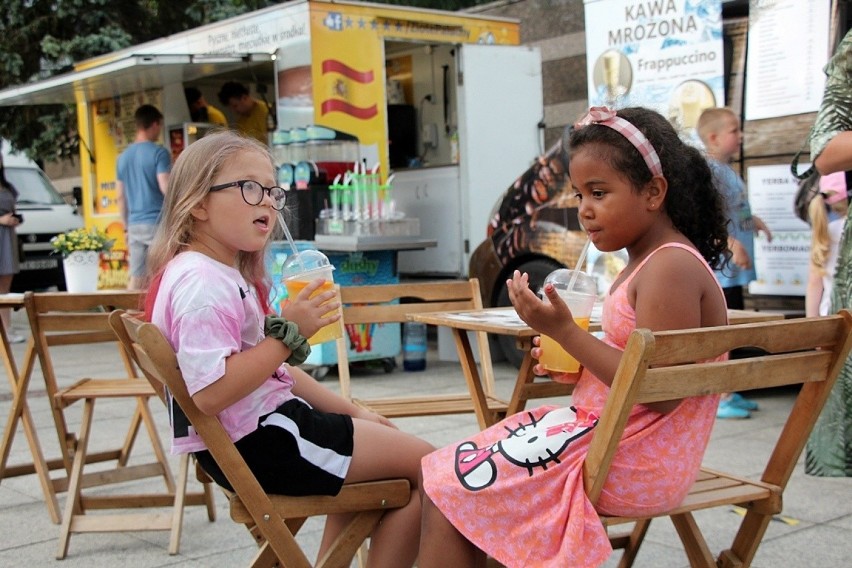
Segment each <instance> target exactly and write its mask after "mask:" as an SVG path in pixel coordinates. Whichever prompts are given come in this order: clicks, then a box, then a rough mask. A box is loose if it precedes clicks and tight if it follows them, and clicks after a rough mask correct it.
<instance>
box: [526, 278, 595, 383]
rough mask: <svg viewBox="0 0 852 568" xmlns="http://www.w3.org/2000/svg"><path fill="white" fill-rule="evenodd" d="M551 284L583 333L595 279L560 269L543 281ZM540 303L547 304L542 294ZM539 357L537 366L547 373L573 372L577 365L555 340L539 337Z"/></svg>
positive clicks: (592, 297)
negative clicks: (542, 301)
mask: <svg viewBox="0 0 852 568" xmlns="http://www.w3.org/2000/svg"><path fill="white" fill-rule="evenodd" d="M547 284H553V287H554V288H555V289H556V293H557V294H559V297H560V298H562V301H563V302H565V303H566V304H567V305H568V309H569V310H571V315H572V316H573V317H574V322H575V323H576V324H577V325H579V326H580V327H581V328H583V329H584V330H588V329H589V320H590V319H591V315H592V308H593V307H594V305H595V301H596V300H597V297H598V296H597V286H596V283H595V279H594V278H592V277H591V276H589V275H588V274H586V273H585V272H581V271H577V270H568V269H567V268H560V269H558V270H554V271H553V272H551V273H550V274H548V275H547V278H545V279H544V286H546V285H547ZM543 300H544V301H545V302H547V301H548V299H547V296H544V295H543ZM540 341H541V343H540V347H541V357H539V360H538V362H539V365H541V366H542V367H543V368H544V369H545V370H547V371H548V372H550V373H577V372H578V371H579V370H580V363H579V361H577V360H576V359H575V358H574V357H572V356H571V355H569V354H568V352H567V351H565V350H564V349H563V348H562V346H561V345H559V344H558V343H557V342H556V341H555V340H553V339H552V338H550V337H548V336H547V335H542V336H541V339H540Z"/></svg>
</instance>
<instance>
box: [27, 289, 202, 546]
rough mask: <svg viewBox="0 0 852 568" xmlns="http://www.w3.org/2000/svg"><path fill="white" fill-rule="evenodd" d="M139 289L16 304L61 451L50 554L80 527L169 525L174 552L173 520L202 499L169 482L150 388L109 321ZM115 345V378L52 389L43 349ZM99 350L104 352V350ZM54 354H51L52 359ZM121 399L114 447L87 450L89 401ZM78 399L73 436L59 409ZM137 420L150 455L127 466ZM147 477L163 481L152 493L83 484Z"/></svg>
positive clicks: (52, 372) (131, 304)
mask: <svg viewBox="0 0 852 568" xmlns="http://www.w3.org/2000/svg"><path fill="white" fill-rule="evenodd" d="M140 297H141V296H140V294H139V293H136V292H126V291H116V292H97V293H91V294H69V293H64V292H59V293H39V294H35V293H32V292H27V293H26V294H25V296H24V304H25V306H26V309H27V315H28V317H29V321H30V328H31V330H32V334H33V340H34V344H35V350H36V354H37V356H38V359H39V362H40V364H41V368H42V374H43V375H44V381H45V387H46V391H47V395H48V396H49V397H50V399H51V400H52V402H53V404H52V406H51V410H52V413H53V420H54V424H55V426H56V433H57V436H58V439H59V446H60V449H61V456H62V459H63V461H64V464H65V470H66V472H67V476H68V477H67V478H61V479H53V480H52V481H51V482H52V485H53V487H54V490H55V491H63V490H64V491H67V494H68V495H67V501H66V503H65V511H64V513H63V516H62V522H61V528H60V537H59V548H58V551H57V558H60V559H61V558H64V557H65V555H66V554H67V553H68V545H69V541H70V538H71V535H72V534H74V533H84V532H125V531H154V530H164V531H171V533H172V540H171V543H170V547H169V552H170V553H171V554H175V553H177V551H178V546H179V537H180V523H181V521H182V510H183V507H184V506H185V505H188V504H193V505H196V504H198V505H200V504H205V503H204V499H203V497H204V496H203V495H201V494H199V495H191V496H187V495H186V494H185V488H176V486H175V481H174V477H173V476H172V472H171V469H170V467H169V463H168V456H167V454H166V452H165V451H164V450H163V446H162V443H161V442H160V436H159V433H158V431H157V428H156V425H155V423H154V419H153V416H152V415H151V411H150V408H149V406H148V399H149V398H150V397H152V396H155V395H156V394H157V393H156V391H155V390H154V389H153V388H152V386H151V385H150V384H149V383H148V381H146V380H142V379H140V378H139V377H138V375H137V373H136V370H135V368H134V366H133V363H132V361H131V360H130V358H128V356H127V354H126V352H125V351H124V349H123V348H122V347H121V346H120V345H119V344H118V342H117V338H116V336H115V334H114V333H113V331H112V329H111V328H110V325H109V321H108V318H109V314H110V312H111V311H112V310H113V309H115V308H126V309H136V308H138V306H139V301H140ZM110 343H111V344H113V345H114V346H116V347H117V348H118V349H117V352H118V354H119V356H120V357H121V359H122V362H123V364H124V370H123V371H124V372H123V374H121V375H119V376H117V377H115V378H89V377H87V378H82V379H80V380H78V381H77V382H75V383H74V384H73V385H71V386H69V387H66V388H60V387H59V383H58V379H57V374H56V368H55V366H56V363H55V361H54V357H53V356H52V354H51V351H52V349H51V348H57V347H60V346H70V345H88V344H104V347H109V345H108V344H110ZM103 352H105V353H109V352H110V351H109V350H104V351H103ZM60 360H61V359H60V358H59V356H57V358H56V361H57V362H58V361H60ZM115 398H125V399H130V400H131V401H133V403H134V404H133V406H129V407H128V419H129V428H128V430H127V433H126V434H125V436H124V442H123V443H122V445H121V447H119V448H116V449H110V450H104V451H98V452H89V451H88V450H89V447H88V446H89V441H90V438H91V434H92V430H93V428H94V427H96V422H95V421H94V420H93V417H94V407H95V401H97V400H100V399H115ZM77 401H83V409H82V417H81V424H80V430H79V434H74V433H73V432H72V431H70V430H69V428H68V423H67V421H66V416H65V412H66V409H67V408H68V407H69V406H71V405H72V404H74V403H75V402H77ZM143 425H144V427H145V430H146V432H147V434H148V438H149V440H150V442H151V447H152V449H153V452H154V460H153V461H151V462H148V463H140V464H133V465H130V463H129V460H130V456H131V452H132V450H133V447H134V444H135V442H136V438H137V435H138V433H139V430H140V428H141V427H142V426H143ZM108 461H115V467H114V468H112V469H107V470H102V469H99V470H98V471H96V472H92V473H84V471H83V470H84V467H85V465H86V464H92V463H98V462H108ZM151 477H162V478H163V482H164V485H165V489H164V491H163V492H158V493H121V494H114V495H109V496H107V495H90V494H88V492H87V493H86V494H84V493H83V489H84V488H91V487H95V486H104V485H111V484H118V483H124V482H128V481H133V480H139V479H146V478H151ZM155 507H159V508H163V507H171V508H172V509H173V512H172V513H171V514H163V513H157V512H151V513H129V512H122V513H118V514H99V515H91V514H88V512H89V511H92V510H95V509H139V508H155Z"/></svg>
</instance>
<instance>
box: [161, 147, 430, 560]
mask: <svg viewBox="0 0 852 568" xmlns="http://www.w3.org/2000/svg"><path fill="white" fill-rule="evenodd" d="M275 181H276V175H275V167H274V164H273V161H272V157H271V155H270V153H269V150H268V149H267V148H266V147H265V146H263V145H261V144H260V143H258V142H256V141H254V140H252V139H250V138H247V137H244V136H241V135H239V134H237V133H235V132H232V131H224V132H220V133H215V134H209V135H207V136H205V137H204V138H202V139H201V140H198V141H197V142H194V143H192V144H191V145H190V146H188V147H187V148H186V149H185V150H184V151H183V152H182V153H181V155H180V157H179V158H178V159H177V161H176V163H175V166H174V169H173V170H172V175H171V178H170V180H169V189H168V191H167V192H166V198H165V203H164V207H163V216H162V219H161V223H160V226H159V229H158V232H157V235H156V237H155V239H154V243H153V245H152V249H151V254H150V256H149V263H150V264H149V266H150V268H151V270H152V274H153V279H152V285H151V288H150V289H149V293H148V296H147V298H146V312H147V314H148V316H149V317H150V319H151V321H152V322H153V323H154V324H155V325H157V327H159V328H160V329H161V330H162V331H163V333H164V334H165V336H166V338H167V339H168V340H169V342H170V343H171V345H172V347H173V348H174V349H175V352H176V353H177V358H178V363H179V365H180V370H181V373H182V374H183V378H184V380H185V381H186V384H187V390H188V391H189V393H190V395H191V396H192V399H193V401H194V402H195V403H196V405H197V406H198V407H199V408H200V409H201V411H202V412H205V413H207V414H211V415H213V414H215V415H217V417H218V418H219V420H220V421H221V422H222V425H223V426H224V428H225V430H226V431H227V432H228V434H229V435H230V437H231V439H232V440H233V441H234V444H235V446H236V447H237V449H238V450H239V452H240V454H241V455H242V456H243V458H244V459H245V460H246V463H247V464H248V466H249V468H250V469H251V470H252V472H253V473H254V475H255V476H256V477H257V480H258V482H259V483H260V485H261V486H262V487H263V488H264V490H265V491H267V492H269V493H274V494H283V495H335V494H337V493H338V492H339V491H340V489H341V487H342V486H343V485H344V484H346V483H355V482H362V481H370V480H379V479H388V478H396V477H402V478H406V479H408V481H409V483H410V484H411V499H410V501H409V502H408V504H407V505H406V506H404V507H402V508H399V509H393V510H389V511H388V512H386V513H385V515H384V518H383V520H382V522H381V523H380V524H379V525H378V527H377V528H376V530H375V531H374V533H373V534H372V540H371V550H370V559H369V565H370V566H375V567H379V566H387V567H394V568H396V567H402V566H412V565H413V563H414V560H415V557H416V555H417V548H418V546H419V536H420V488H419V483H418V471H419V465H420V459H421V457H423V456H424V455H426V454H427V453H429V452H430V451H431V450H432V449H433V448H432V446H431V445H429V444H428V443H426V442H424V441H423V440H420V439H418V438H416V437H414V436H411V435H408V434H404V433H402V432H400V431H399V430H397V429H396V428H395V427H394V426H393V425H392V424H391V423H390V421H388V420H387V419H386V418H384V417H382V416H379V415H377V414H374V413H372V412H369V411H367V410H364V409H363V408H360V407H358V406H355V405H354V404H353V403H352V402H350V401H348V400H346V399H344V398H342V397H340V396H338V395H336V394H334V393H332V392H331V391H329V390H327V389H326V388H324V387H323V386H321V385H320V384H319V383H317V382H316V381H315V380H314V379H313V378H311V376H310V375H308V374H307V373H305V372H304V371H302V370H301V369H299V368H298V367H297V365H299V364H301V363H302V362H304V360H305V358H306V357H307V355H308V353H309V352H310V347H309V346H308V343H307V339H306V337H310V336H311V335H313V334H314V333H316V332H317V331H318V330H319V329H320V328H321V327H323V326H325V325H327V324H328V323H331V322H333V321H336V320H337V319H338V318H339V317H340V316H339V315H338V314H337V313H335V315H333V316H329V317H324V316H325V314H328V313H329V312H337V308H338V307H339V303H338V302H337V300H336V299H335V293H334V292H333V291H328V292H324V293H319V294H317V295H316V296H315V297H311V294H312V293H314V292H316V291H317V290H318V289H319V287H320V286H321V285H322V284H323V283H324V280H323V279H321V278H320V279H317V280H315V281H313V282H311V283H310V284H309V285H308V286H306V287H305V289H304V290H303V291H302V292H300V293H299V294H298V295H297V296H296V297H295V298H290V302H289V303H288V304H287V306H286V307H284V308H282V310H281V312H282V313H281V314H280V315H279V314H274V313H272V311H271V310H270V307H269V292H270V281H269V277H268V276H267V274H266V271H265V268H264V251H265V249H266V245H267V243H268V242H269V240H270V238H271V237H272V235H273V232H274V229H275V225H276V222H277V220H278V218H279V216H278V212H279V211H280V210H282V209H283V208H284V207H285V205H286V202H287V200H288V193H287V192H286V191H285V190H283V189H282V188H280V187H277V186H275ZM171 412H172V452H173V453H189V452H191V453H193V454H194V455H195V456H196V457H197V458H198V461H199V463H200V464H201V466H202V467H203V468H204V469H205V470H206V471H207V473H208V474H209V475H210V476H211V477H212V478H213V479H214V480H215V481H216V482H217V483H219V484H220V485H222V486H224V487H226V488H230V486H229V484H228V481H227V479H225V477H224V475H223V474H222V471H221V470H220V469H219V467H218V465H217V464H216V462H215V461H214V460H213V459H212V457H211V455H210V453H209V452H208V451H207V448H206V447H205V445H204V442H203V441H202V440H201V439H200V438H199V437H198V436H197V435H196V434H195V432H194V431H193V430H192V429H191V428H190V427H189V423H188V422H187V420H186V418H185V417H184V416H183V415H182V413H181V411H180V408H179V407H177V406H176V405H174V404H173V405H172V408H171ZM345 521H346V519H345V518H343V517H342V516H340V515H329V517H328V518H327V521H326V529H325V532H324V534H323V538H322V542H321V543H320V550H319V556H318V557H322V555H323V554H324V553H325V551H326V550H327V549H328V547H329V546H330V544H331V543H332V542H333V541H334V539H335V538H336V537H337V536H338V535H339V533H340V530H341V528H342V526H343V523H344V522H345Z"/></svg>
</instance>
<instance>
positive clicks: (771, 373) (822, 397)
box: [583, 310, 852, 502]
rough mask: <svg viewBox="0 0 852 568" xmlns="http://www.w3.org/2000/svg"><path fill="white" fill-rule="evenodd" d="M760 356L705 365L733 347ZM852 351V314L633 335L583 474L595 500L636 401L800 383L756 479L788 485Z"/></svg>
mask: <svg viewBox="0 0 852 568" xmlns="http://www.w3.org/2000/svg"><path fill="white" fill-rule="evenodd" d="M742 347H755V348H759V349H762V350H763V351H765V352H766V354H764V355H760V356H757V357H750V358H745V359H731V360H728V361H717V362H706V361H708V360H710V359H713V358H716V357H718V356H719V355H721V354H723V353H726V352H729V351H731V350H733V349H737V348H742ZM850 349H852V312H850V311H848V310H842V311H841V313H840V314H838V315H833V316H827V317H820V318H802V319H794V320H781V321H772V322H763V323H751V324H741V325H731V326H723V327H712V328H701V329H688V330H680V331H664V332H657V333H652V332H651V331H649V330H647V329H637V330H634V331H633V333H632V334H631V335H630V338H629V339H628V342H627V347H626V348H625V350H624V354H623V355H622V357H621V363H620V364H619V367H618V370H617V371H616V375H615V379H614V381H613V384H612V390H611V392H610V395H609V397H608V398H607V402H606V405H605V406H604V409H603V410H602V412H601V418H600V421H599V423H598V425H597V427H596V428H595V431H594V434H593V439H592V442H591V446H590V448H589V453H588V456H587V457H586V460H585V464H584V468H583V477H584V484H585V487H586V492H587V494H588V495H589V497H590V499H591V500H592V502H597V499H598V497H599V496H600V493H601V489H602V487H603V484H604V481H605V480H606V476H607V473H608V469H609V466H610V464H611V463H612V459H613V456H614V455H615V451H616V449H617V448H618V442H619V440H620V439H621V436H622V434H623V431H624V427H625V424H626V422H627V417H628V415H629V414H630V410H631V408H632V407H633V405H634V404H640V403H650V402H658V401H665V400H673V399H680V398H685V397H691V396H701V395H706V394H712V393H725V392H736V391H742V390H750V389H759V388H770V387H780V386H786V385H796V384H801V385H802V387H801V389H800V391H799V394H798V395H797V397H796V402H795V404H794V406H793V408H792V410H791V412H790V415H789V417H788V419H787V422H786V424H785V426H784V429H783V431H782V432H781V435H780V436H779V438H778V442H777V444H776V445H775V448H774V450H773V452H772V455H771V457H770V459H769V462H768V464H767V466H766V468H765V470H764V472H763V475H762V477H761V481H763V482H766V483H770V484H773V485H777V486H778V487H780V488H782V490H783V488H784V487H785V486H786V485H787V482H788V481H789V479H790V475H791V474H792V472H793V469H794V468H795V465H796V461H797V460H798V458H799V456H800V454H801V452H802V450H803V448H804V446H805V443H806V442H807V439H808V436H809V434H810V432H811V430H812V428H813V426H814V423H815V422H816V419H817V417H818V416H819V413H820V411H821V410H822V407H823V405H824V404H825V401H826V399H827V397H828V394H829V392H830V391H831V388H832V386H833V385H834V382H835V380H836V379H837V375H838V373H839V372H840V370H841V368H842V367H843V364H844V363H845V361H846V358H847V356H848V355H849V352H850Z"/></svg>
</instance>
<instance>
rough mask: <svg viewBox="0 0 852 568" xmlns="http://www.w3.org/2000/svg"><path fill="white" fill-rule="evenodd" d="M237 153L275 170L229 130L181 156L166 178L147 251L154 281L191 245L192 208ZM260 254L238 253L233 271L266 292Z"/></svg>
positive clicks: (262, 149) (263, 150) (252, 144)
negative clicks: (247, 154)
mask: <svg viewBox="0 0 852 568" xmlns="http://www.w3.org/2000/svg"><path fill="white" fill-rule="evenodd" d="M241 152H257V153H259V154H263V155H264V156H265V157H266V158H268V159H269V168H270V170H272V171H274V170H275V164H274V162H273V160H272V155H271V154H270V153H269V149H268V148H267V147H266V146H263V145H262V144H260V143H259V142H258V141H256V140H255V139H254V138H249V137H246V136H243V135H242V134H239V133H237V132H235V131H233V130H222V131H219V132H215V133H211V134H208V135H207V136H205V137H204V138H201V139H200V140H198V141H196V142H193V143H192V144H190V145H189V146H187V147H186V149H185V150H184V151H183V152H181V154H180V156H179V157H178V159H177V161H175V164H174V167H173V168H172V171H171V174H170V175H169V187H168V189H167V190H166V195H165V199H164V202H163V211H162V214H161V217H160V223H159V226H158V228H157V233H156V235H155V236H154V240H153V242H152V243H151V248H150V250H149V251H148V258H147V265H148V270H149V274H151V275H154V277H155V278H156V277H158V276H159V274H160V273H161V272H162V271H163V270H164V269H165V267H166V264H167V263H168V262H169V261H170V260H171V259H172V258H174V257H175V256H176V255H177V254H178V253H180V252H182V251H184V250H186V248H187V246H189V244H190V243H191V242H192V241H193V239H194V230H195V218H194V217H193V216H192V210H193V208H195V207H196V206H197V205H198V204H199V203H201V201H202V200H203V199H204V198H205V197H206V196H207V194H208V193H209V192H210V187H211V186H212V185H213V180H215V179H216V176H217V175H218V174H219V171H220V170H221V169H222V167H223V166H224V165H225V164H226V163H227V162H228V161H229V160H231V159H233V158H234V157H235V156H237V155H238V154H240V153H241ZM264 253H265V248H264V249H262V250H259V251H254V252H244V251H240V252H238V253H237V269H238V270H239V271H240V273H241V274H242V275H243V277H244V278H245V279H246V281H247V282H249V283H252V284H254V285H255V286H256V287H258V288H261V287H265V288H266V290H269V276H268V275H267V274H266V267H265V264H264Z"/></svg>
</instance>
